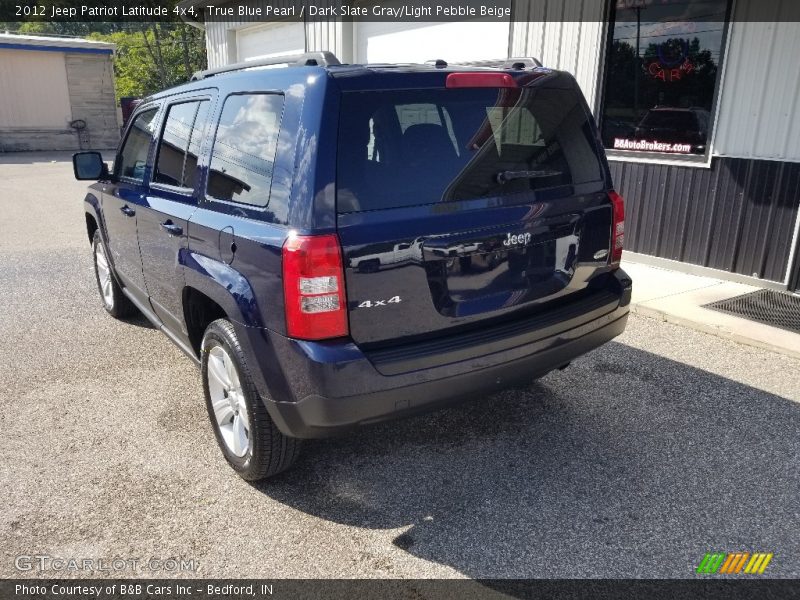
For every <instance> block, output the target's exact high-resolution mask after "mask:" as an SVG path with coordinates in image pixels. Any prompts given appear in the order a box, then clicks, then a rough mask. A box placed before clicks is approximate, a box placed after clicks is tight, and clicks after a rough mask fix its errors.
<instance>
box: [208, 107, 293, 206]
mask: <svg viewBox="0 0 800 600" xmlns="http://www.w3.org/2000/svg"><path fill="white" fill-rule="evenodd" d="M282 112H283V96H280V95H277V94H238V95H233V96H228V98H227V99H226V100H225V105H224V106H223V108H222V115H221V116H220V122H219V127H218V129H217V136H216V139H215V140H214V149H213V151H212V154H211V163H210V165H209V173H208V195H209V196H211V197H212V198H215V199H217V200H226V201H233V202H239V203H242V204H249V205H252V206H259V207H263V206H266V205H267V203H268V202H269V194H270V185H271V184H272V172H273V167H274V161H275V152H276V150H277V148H278V133H279V131H280V125H281V114H282Z"/></svg>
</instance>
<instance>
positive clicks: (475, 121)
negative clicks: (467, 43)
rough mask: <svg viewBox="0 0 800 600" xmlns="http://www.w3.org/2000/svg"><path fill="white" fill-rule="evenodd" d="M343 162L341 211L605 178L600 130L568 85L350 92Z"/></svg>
mask: <svg viewBox="0 0 800 600" xmlns="http://www.w3.org/2000/svg"><path fill="white" fill-rule="evenodd" d="M337 160H338V168H337V207H338V211H339V212H343V213H345V212H358V211H365V210H379V209H384V208H396V207H401V206H414V205H421V204H434V203H437V202H448V201H456V200H469V199H474V198H484V197H490V196H504V195H508V194H518V193H526V192H527V193H530V192H531V191H535V190H539V189H543V188H550V187H556V186H566V185H573V184H578V183H586V182H589V181H599V180H601V179H602V170H601V167H600V162H599V159H598V156H597V151H596V146H595V144H594V141H593V130H592V127H591V125H590V123H589V121H588V118H587V115H586V112H585V110H584V108H583V104H582V102H581V101H580V97H579V96H578V94H577V93H576V92H575V91H572V90H568V89H553V88H539V89H536V88H533V89H531V88H504V89H499V90H498V89H445V90H400V91H398V90H392V91H375V92H348V93H345V94H343V98H342V106H341V114H340V121H339V151H338V159H337Z"/></svg>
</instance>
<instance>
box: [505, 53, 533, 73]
mask: <svg viewBox="0 0 800 600" xmlns="http://www.w3.org/2000/svg"><path fill="white" fill-rule="evenodd" d="M541 66H542V63H541V62H539V59H538V58H534V57H532V56H519V57H513V58H512V57H509V58H507V59H506V60H505V61H504V62H503V68H504V69H514V70H516V71H522V70H524V69H534V68H536V67H541Z"/></svg>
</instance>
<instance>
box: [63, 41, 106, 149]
mask: <svg viewBox="0 0 800 600" xmlns="http://www.w3.org/2000/svg"><path fill="white" fill-rule="evenodd" d="M64 56H65V60H66V67H67V82H68V84H69V101H70V106H71V109H72V119H73V120H75V119H81V120H83V121H85V122H86V125H87V127H86V130H85V132H84V133H83V134H82V136H83V137H84V140H83V143H82V145H81V148H101V149H105V148H115V147H116V146H117V143H118V142H119V123H118V121H117V108H116V96H115V94H114V68H113V66H112V64H111V57H110V56H109V55H107V54H73V53H67V54H65V55H64Z"/></svg>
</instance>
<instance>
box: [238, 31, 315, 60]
mask: <svg viewBox="0 0 800 600" xmlns="http://www.w3.org/2000/svg"><path fill="white" fill-rule="evenodd" d="M236 48H237V54H238V58H239V60H254V59H256V58H269V57H272V56H287V55H289V54H301V53H302V52H305V50H306V34H305V26H304V25H303V23H282V24H270V25H261V26H259V27H248V28H247V29H240V30H239V31H237V32H236Z"/></svg>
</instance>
